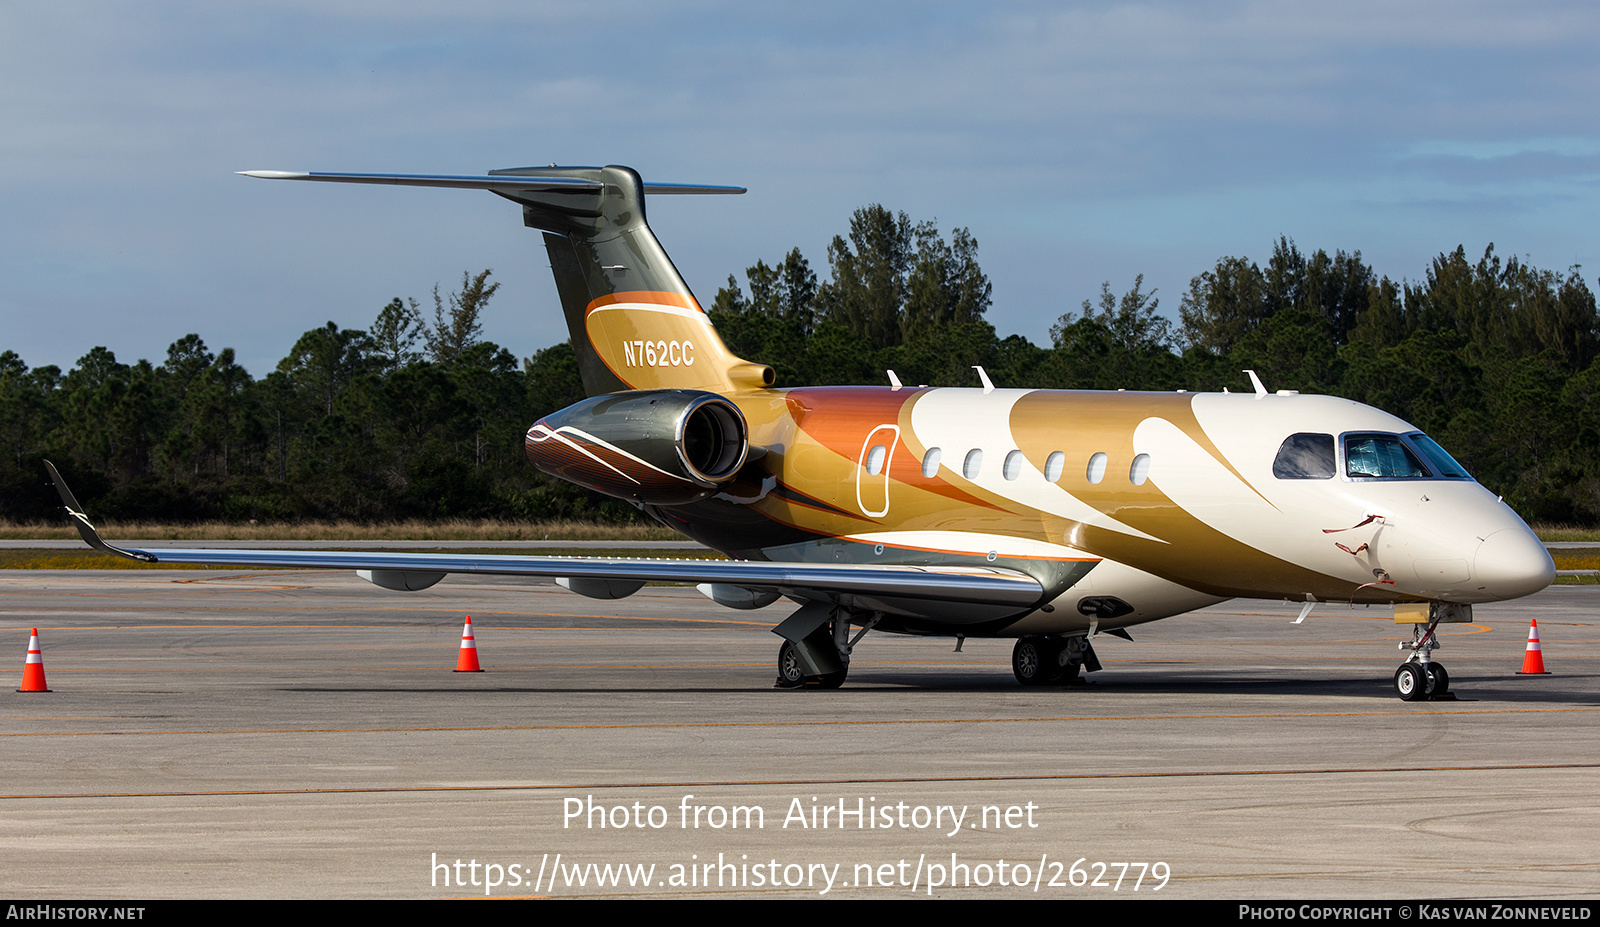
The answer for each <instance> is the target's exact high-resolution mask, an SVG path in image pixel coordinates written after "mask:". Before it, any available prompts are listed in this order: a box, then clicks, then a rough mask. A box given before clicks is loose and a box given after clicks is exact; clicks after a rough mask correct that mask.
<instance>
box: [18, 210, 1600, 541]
mask: <svg viewBox="0 0 1600 927" xmlns="http://www.w3.org/2000/svg"><path fill="white" fill-rule="evenodd" d="M977 251H978V243H977V241H976V240H975V239H974V238H973V237H972V235H971V234H970V233H969V232H968V230H966V229H962V228H956V229H952V230H950V232H949V234H948V235H945V234H942V233H941V232H940V231H939V229H938V227H937V226H936V224H935V223H934V222H930V221H923V222H913V221H912V220H911V219H910V218H909V217H908V216H907V215H906V214H905V213H903V212H901V213H895V212H891V211H890V210H888V209H886V208H884V207H882V206H877V205H874V206H868V207H865V208H862V209H859V210H857V211H856V212H855V214H854V215H853V216H852V217H851V221H850V226H849V230H848V232H847V234H845V235H841V236H838V237H835V238H834V239H833V241H832V243H830V245H829V246H828V250H827V262H828V277H827V279H825V280H819V279H818V276H817V273H816V272H815V271H813V270H812V268H811V265H810V263H809V262H808V260H807V259H806V258H805V256H804V255H803V254H801V252H800V250H799V249H793V250H791V251H789V252H788V253H787V254H786V255H784V256H783V257H782V258H780V259H778V260H776V261H775V262H773V263H771V264H768V263H767V262H765V261H764V260H761V261H757V262H756V263H755V264H754V265H752V266H750V267H749V268H747V269H746V271H745V273H744V282H743V283H742V284H741V283H740V281H739V279H738V278H737V277H736V276H733V275H730V276H729V277H728V281H727V284H726V285H725V286H723V287H722V288H721V289H719V290H718V291H717V293H716V295H715V298H714V300H713V301H712V303H711V306H710V312H711V315H712V319H713V321H714V323H715V324H716V326H717V328H718V330H719V331H720V332H721V334H722V336H723V338H724V340H726V341H727V343H728V345H729V347H730V348H731V349H732V350H733V351H734V352H735V353H737V354H739V355H741V356H743V357H746V358H748V359H750V360H756V361H761V362H764V363H769V364H771V365H772V366H773V367H774V368H776V370H777V374H778V385H779V386H780V387H781V386H806V385H833V384H860V383H869V384H870V383H884V382H886V379H885V377H886V374H885V370H887V369H893V370H895V371H896V372H897V373H898V375H899V377H900V379H901V380H902V381H903V382H905V383H907V384H931V385H940V386H963V385H977V378H976V374H975V373H974V372H973V370H972V367H973V366H974V365H982V366H983V367H984V368H985V369H986V370H987V371H988V372H989V374H990V376H991V378H992V379H993V380H994V382H995V383H996V384H998V385H1001V386H1017V387H1024V386H1025V387H1038V388H1051V389H1130V390H1135V389H1153V390H1174V389H1186V390H1191V391H1200V390H1220V389H1222V388H1224V387H1229V388H1233V389H1245V388H1248V386H1247V384H1246V382H1245V381H1244V379H1243V377H1242V374H1241V373H1240V371H1241V370H1243V369H1254V370H1256V371H1258V372H1259V374H1260V375H1261V377H1262V379H1263V380H1264V381H1265V382H1266V383H1267V384H1268V385H1269V386H1270V387H1271V388H1275V389H1276V388H1285V389H1298V390H1300V391H1301V392H1316V393H1325V394H1331V395H1337V396H1343V397H1346V398H1350V399H1354V400H1357V401H1360V402H1365V403H1368V404H1370V405H1374V406H1377V407H1378V408H1381V409H1385V410H1387V411H1389V412H1392V413H1394V414H1396V415H1398V416H1400V417H1401V418H1404V419H1406V420H1408V421H1410V422H1412V423H1413V424H1415V425H1416V426H1417V427H1419V428H1422V429H1423V430H1425V431H1427V432H1429V433H1430V434H1431V435H1432V436H1433V437H1434V438H1436V439H1437V440H1438V441H1439V442H1440V443H1442V444H1443V445H1444V446H1445V447H1446V448H1448V449H1449V450H1450V452H1451V453H1452V454H1454V455H1455V456H1456V458H1457V459H1458V460H1460V461H1461V462H1462V463H1463V464H1464V465H1465V466H1466V467H1467V468H1468V469H1469V470H1470V471H1471V472H1472V473H1473V475H1474V476H1475V477H1476V478H1477V479H1478V480H1479V481H1480V482H1482V483H1483V484H1484V485H1485V486H1487V487H1489V488H1490V489H1491V490H1493V491H1494V492H1496V493H1498V494H1502V495H1504V496H1505V498H1506V501H1507V502H1509V503H1511V504H1512V506H1513V507H1514V508H1516V509H1517V510H1518V511H1519V512H1521V513H1522V514H1523V515H1524V516H1525V517H1527V518H1529V519H1530V520H1539V521H1553V522H1565V523H1573V524H1596V523H1600V453H1597V452H1600V317H1597V313H1596V306H1595V299H1594V295H1593V292H1592V291H1591V290H1590V289H1589V288H1588V286H1587V285H1586V284H1585V282H1584V280H1583V278H1582V277H1581V276H1580V274H1579V269H1578V268H1576V267H1574V268H1571V269H1569V270H1568V271H1566V272H1565V273H1556V272H1552V271H1548V270H1541V269H1538V268H1535V267H1533V266H1531V265H1529V264H1527V263H1525V262H1522V261H1520V260H1518V259H1517V258H1515V257H1510V258H1503V257H1501V256H1500V255H1498V254H1496V252H1495V249H1494V247H1493V246H1492V245H1491V246H1489V247H1488V248H1487V249H1486V250H1485V251H1484V253H1483V255H1482V256H1481V257H1479V258H1477V259H1476V260H1474V259H1473V258H1470V257H1469V256H1468V255H1467V253H1466V251H1465V249H1464V248H1462V247H1458V248H1456V249H1455V250H1454V251H1453V252H1446V253H1442V254H1440V255H1439V256H1438V257H1437V258H1435V259H1434V260H1433V261H1432V263H1431V264H1430V266H1429V267H1427V268H1426V269H1425V270H1424V272H1423V276H1422V277H1421V278H1420V279H1418V280H1416V281H1410V280H1403V281H1400V282H1396V281H1393V280H1390V279H1389V278H1388V277H1379V276H1378V275H1377V274H1376V273H1375V272H1374V271H1373V270H1372V268H1371V267H1370V266H1368V265H1367V264H1366V263H1365V262H1364V261H1363V260H1362V258H1361V253H1360V252H1359V251H1355V252H1345V251H1335V252H1334V253H1333V254H1332V255H1330V254H1328V253H1327V252H1326V251H1324V250H1317V251H1315V252H1312V253H1306V252H1303V251H1302V250H1300V248H1299V247H1298V246H1297V245H1296V244H1295V243H1294V242H1293V241H1291V240H1289V239H1287V238H1280V239H1279V240H1278V241H1277V242H1275V243H1273V245H1272V250H1271V254H1270V256H1269V257H1268V258H1267V260H1266V261H1265V262H1264V263H1257V262H1255V261H1252V260H1250V259H1249V258H1246V257H1233V256H1230V257H1224V258H1222V259H1220V260H1218V261H1217V262H1216V264H1215V266H1214V267H1212V268H1210V269H1208V270H1205V271H1203V272H1201V273H1200V274H1198V275H1196V276H1195V277H1193V278H1192V279H1191V281H1190V283H1189V287H1188V290H1187V291H1186V292H1185V293H1183V294H1182V296H1181V298H1180V301H1179V307H1178V313H1177V318H1176V320H1173V319H1169V318H1168V317H1167V316H1165V315H1163V314H1162V313H1161V312H1160V311H1159V307H1160V301H1159V299H1158V297H1157V295H1156V294H1155V292H1153V291H1147V290H1146V289H1145V285H1144V280H1143V278H1142V277H1136V278H1135V279H1134V280H1133V281H1132V283H1131V285H1130V286H1129V288H1128V289H1127V290H1126V291H1124V292H1121V293H1120V294H1119V293H1118V292H1117V291H1115V290H1113V289H1112V287H1111V285H1110V283H1109V282H1107V283H1106V284H1103V285H1102V287H1101V290H1100V292H1099V293H1098V294H1097V295H1096V296H1094V297H1092V298H1090V299H1085V300H1083V302H1082V304H1081V305H1080V307H1079V308H1078V309H1076V310H1072V311H1068V312H1065V313H1064V314H1062V315H1061V316H1060V318H1059V319H1057V321H1056V323H1055V324H1054V325H1053V326H1052V328H1051V330H1050V343H1049V344H1048V345H1039V344H1034V343H1033V342H1031V341H1029V340H1028V339H1027V338H1024V337H1022V336H1020V335H1009V336H1006V337H1004V338H1002V337H1000V336H999V335H998V334H997V333H996V332H995V329H994V327H993V326H992V325H991V324H990V323H989V322H987V321H986V320H985V318H984V317H985V315H986V313H987V312H988V310H989V308H990V305H991V301H992V287H991V285H990V283H989V280H988V278H987V277H986V276H985V275H984V273H983V271H982V269H981V267H980V265H979V263H978V259H977ZM490 276H491V275H490V272H489V271H483V272H482V273H480V274H476V275H473V274H464V275H463V278H462V281H461V285H460V287H459V289H457V290H456V291H455V292H453V293H448V294H441V293H440V292H439V290H438V288H437V287H436V288H435V290H434V293H433V307H432V308H433V311H432V313H431V314H429V313H425V312H424V311H423V309H422V307H421V306H420V305H419V304H418V302H417V301H415V300H411V299H398V298H397V299H395V300H393V301H391V302H390V303H388V304H387V305H385V306H384V307H382V308H381V309H380V311H379V313H378V315H377V317H376V318H375V319H374V320H373V322H372V323H371V324H370V325H369V326H367V327H366V328H364V329H356V328H341V327H340V326H338V325H337V324H335V323H333V322H329V323H328V324H327V325H326V326H323V327H321V328H316V329H312V330H311V331H308V332H306V333H305V334H303V335H302V336H301V337H300V338H299V339H298V340H297V341H296V342H295V344H294V345H293V347H292V348H291V349H290V351H289V354H288V356H286V357H285V358H284V359H283V360H282V361H280V362H279V363H278V365H277V367H276V369H274V370H273V371H272V372H270V373H268V374H267V375H266V376H264V377H261V378H260V379H256V378H253V377H252V376H251V375H250V374H249V373H248V372H246V371H245V370H244V369H243V368H242V367H240V366H239V365H238V364H237V363H236V361H235V355H234V351H233V350H232V349H231V348H224V349H222V350H221V351H219V352H216V353H213V352H212V351H211V350H210V349H209V348H208V347H207V346H206V344H205V343H204V341H203V340H201V338H200V337H199V336H198V335H195V334H190V335H185V336H184V337H182V338H180V339H178V340H177V341H175V342H173V343H172V345H171V346H170V347H169V348H168V350H167V357H166V359H165V361H164V362H162V363H160V364H154V363H151V362H150V361H146V360H140V361H138V362H136V363H133V364H123V363H121V362H119V361H118V360H117V358H116V356H115V355H114V354H113V353H112V352H111V351H110V350H108V349H106V348H105V347H96V348H94V349H92V350H90V351H89V352H88V353H87V354H85V355H84V356H83V357H82V358H80V359H79V360H78V361H77V363H76V364H75V365H74V366H73V367H72V368H71V369H70V370H68V371H67V372H65V373H63V372H62V371H61V370H60V369H59V368H57V367H54V366H43V367H37V368H29V367H28V366H27V364H26V363H25V362H24V361H23V359H22V358H21V357H19V356H17V355H16V353H14V352H12V351H4V352H0V433H4V434H5V435H6V436H7V439H8V440H7V447H8V448H9V453H7V454H6V455H4V459H3V460H0V518H4V519H10V520H32V519H46V518H53V517H54V514H55V511H56V505H55V501H54V498H53V494H52V493H50V492H49V490H48V489H47V487H45V486H44V485H43V467H42V464H41V463H40V461H41V460H43V459H45V458H50V459H53V460H55V462H56V463H57V464H58V465H61V466H62V467H63V469H64V471H65V472H67V473H68V474H69V478H70V479H72V480H73V481H74V488H75V489H76V490H77V492H78V495H79V497H80V498H82V499H84V500H85V503H86V504H88V505H90V506H91V508H92V511H93V512H94V514H97V515H99V516H101V517H109V518H120V519H148V520H163V521H191V520H211V519H219V520H229V521H245V520H249V519H256V520H260V521H287V520H298V519H351V520H359V521H369V522H370V521H387V520H395V519H402V518H425V519H427V518H445V517H468V518H473V517H497V518H514V519H525V520H543V519H550V518H585V519H597V520H625V519H630V518H633V517H635V513H634V511H633V509H631V508H630V507H628V506H626V505H625V504H622V503H619V502H617V501H615V500H609V499H605V498H603V497H600V496H596V495H594V494H591V493H588V492H586V491H584V490H580V489H577V488H576V487H573V486H571V485H569V484H565V483H562V482H559V481H555V480H551V479H549V478H547V477H545V476H544V475H543V474H541V473H540V472H539V471H537V470H535V469H534V468H533V467H531V466H529V465H528V463H527V462H526V459H525V458H524V456H523V452H522V435H523V432H524V431H525V430H526V428H527V427H528V425H530V424H531V423H532V422H534V421H535V420H537V419H538V418H540V417H542V416H543V415H546V414H548V413H550V412H553V411H555V410H557V409H559V408H562V407H564V406H566V405H569V404H571V403H573V402H576V401H577V400H578V399H580V398H582V385H581V382H580V379H579V375H578V364H577V358H576V355H575V354H574V353H573V351H572V347H571V345H570V344H568V343H562V344H557V345H554V346H552V347H549V348H546V349H544V350H541V351H538V352H536V353H534V354H533V355H532V356H531V357H527V358H523V359H519V358H518V357H517V356H516V355H514V354H512V353H511V352H510V351H508V350H506V349H504V348H502V347H500V346H498V345H495V344H493V343H491V342H488V341H484V340H483V339H482V329H481V318H482V313H483V311H484V309H485V308H486V306H487V305H488V303H489V301H490V299H491V298H492V297H493V295H494V293H495V290H496V289H497V287H498V284H495V283H491V282H489V278H490Z"/></svg>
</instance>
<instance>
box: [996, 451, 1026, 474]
mask: <svg viewBox="0 0 1600 927" xmlns="http://www.w3.org/2000/svg"><path fill="white" fill-rule="evenodd" d="M1000 473H1001V475H1003V476H1004V477H1005V478H1006V479H1008V480H1014V479H1016V478H1017V477H1019V476H1021V475H1022V452H1021V451H1012V452H1011V453H1009V454H1007V455H1006V463H1005V466H1003V467H1001V468H1000Z"/></svg>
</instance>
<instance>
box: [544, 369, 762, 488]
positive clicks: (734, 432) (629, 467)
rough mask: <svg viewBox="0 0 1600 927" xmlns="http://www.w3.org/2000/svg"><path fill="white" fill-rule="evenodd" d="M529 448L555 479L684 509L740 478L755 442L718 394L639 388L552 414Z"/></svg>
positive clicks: (734, 410)
mask: <svg viewBox="0 0 1600 927" xmlns="http://www.w3.org/2000/svg"><path fill="white" fill-rule="evenodd" d="M523 446H524V448H525V449H526V450H527V453H528V459H529V460H530V461H532V462H533V465H534V466H536V467H538V468H539V469H540V470H543V471H544V472H546V473H548V474H550V475H551V476H557V477H560V478H561V479H564V480H570V481H571V482H574V483H577V484H579V485H580V486H587V487H589V488H590V489H593V490H596V491H598V492H603V493H605V494H606V495H608V496H615V497H616V498H619V499H628V500H630V501H635V502H642V503H646V504H649V505H683V504H685V503H688V502H697V501H699V500H701V499H705V498H707V497H709V496H711V495H713V494H714V493H716V492H717V490H718V489H719V488H720V487H722V486H723V485H724V484H726V483H727V482H728V481H730V480H732V479H733V477H734V475H735V474H737V473H738V472H739V468H740V467H742V466H744V461H745V455H746V454H747V453H748V452H749V448H750V438H749V429H748V428H747V427H746V426H745V421H744V414H743V413H741V412H740V411H739V407H738V406H736V405H734V404H733V403H732V402H730V401H728V400H727V399H724V398H723V397H721V396H719V395H717V394H716V393H707V392H703V391H700V390H681V389H669V390H636V391H633V392H625V393H609V394H607V395H604V396H594V397H592V398H589V399H585V400H583V401H582V402H579V403H575V404H574V405H570V406H568V407H566V408H565V409H562V410H561V411H560V412H555V413H552V414H550V415H547V416H545V417H544V418H542V419H540V420H539V421H538V422H535V423H534V425H533V427H532V428H529V429H528V436H527V439H526V440H525V441H524V442H523Z"/></svg>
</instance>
